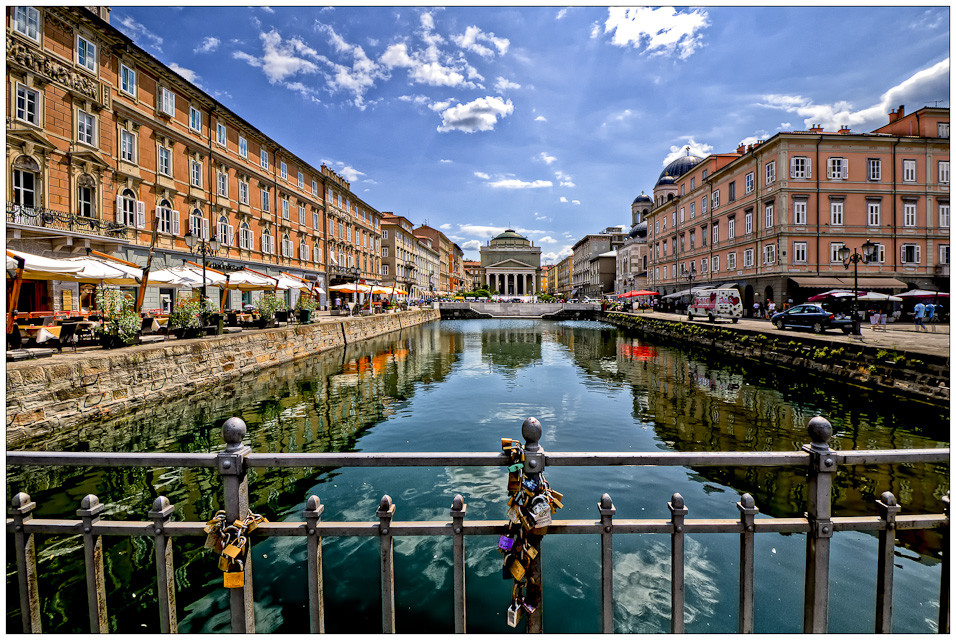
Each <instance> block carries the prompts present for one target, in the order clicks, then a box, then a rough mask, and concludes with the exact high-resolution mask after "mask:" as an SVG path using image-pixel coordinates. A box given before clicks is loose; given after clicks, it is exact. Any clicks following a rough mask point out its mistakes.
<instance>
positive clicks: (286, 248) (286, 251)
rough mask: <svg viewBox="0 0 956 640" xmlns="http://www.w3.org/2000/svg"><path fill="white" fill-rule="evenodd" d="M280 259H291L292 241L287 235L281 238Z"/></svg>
mask: <svg viewBox="0 0 956 640" xmlns="http://www.w3.org/2000/svg"><path fill="white" fill-rule="evenodd" d="M282 257H283V258H291V257H292V239H291V238H290V237H289V234H288V233H287V234H285V235H283V236H282Z"/></svg>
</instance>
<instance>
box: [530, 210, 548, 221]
mask: <svg viewBox="0 0 956 640" xmlns="http://www.w3.org/2000/svg"><path fill="white" fill-rule="evenodd" d="M534 219H535V220H545V221H547V222H551V218H549V217H548V216H544V215H541V214H540V213H538V212H537V211H536V212H535V214H534Z"/></svg>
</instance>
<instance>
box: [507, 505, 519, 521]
mask: <svg viewBox="0 0 956 640" xmlns="http://www.w3.org/2000/svg"><path fill="white" fill-rule="evenodd" d="M508 520H510V521H511V522H512V523H513V524H521V519H520V517H519V515H518V508H517V507H511V508H510V509H508Z"/></svg>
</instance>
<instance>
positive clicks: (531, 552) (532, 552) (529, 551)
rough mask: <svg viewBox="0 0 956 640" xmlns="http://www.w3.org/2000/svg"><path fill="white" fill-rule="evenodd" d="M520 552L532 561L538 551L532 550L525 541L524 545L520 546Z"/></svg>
mask: <svg viewBox="0 0 956 640" xmlns="http://www.w3.org/2000/svg"><path fill="white" fill-rule="evenodd" d="M521 550H522V551H523V552H524V554H525V555H526V556H528V558H529V559H531V560H534V559H535V558H537V557H538V550H537V549H535V548H534V545H532V544H530V543H529V542H527V541H525V543H524V545H522V547H521Z"/></svg>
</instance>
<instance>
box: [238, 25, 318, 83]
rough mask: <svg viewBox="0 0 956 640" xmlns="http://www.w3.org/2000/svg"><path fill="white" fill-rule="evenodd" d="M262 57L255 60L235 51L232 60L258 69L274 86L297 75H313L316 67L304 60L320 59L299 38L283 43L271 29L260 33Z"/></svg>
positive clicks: (251, 56) (250, 56)
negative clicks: (234, 59) (240, 61)
mask: <svg viewBox="0 0 956 640" xmlns="http://www.w3.org/2000/svg"><path fill="white" fill-rule="evenodd" d="M259 39H260V40H261V41H262V50H263V52H262V57H261V58H257V57H255V56H253V55H250V54H248V53H245V52H243V51H236V52H234V53H233V54H232V57H233V58H236V59H237V60H242V61H244V62H246V63H248V64H250V65H252V66H253V67H258V68H260V69H262V71H263V72H264V73H265V74H266V78H268V80H269V83H270V84H276V83H278V82H281V81H283V80H285V79H286V78H288V77H289V76H294V75H297V74H299V73H315V72H317V71H318V67H317V66H316V64H315V63H314V62H312V61H311V60H307V59H306V58H307V57H309V58H313V59H321V57H320V56H319V55H318V53H317V52H316V51H315V50H314V49H312V48H310V47H309V46H307V45H306V44H305V43H304V42H303V41H302V40H300V39H299V38H290V39H289V40H286V41H283V39H282V36H280V35H279V33H278V32H277V31H276V30H275V29H273V30H272V31H270V32H268V33H260V34H259Z"/></svg>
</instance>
